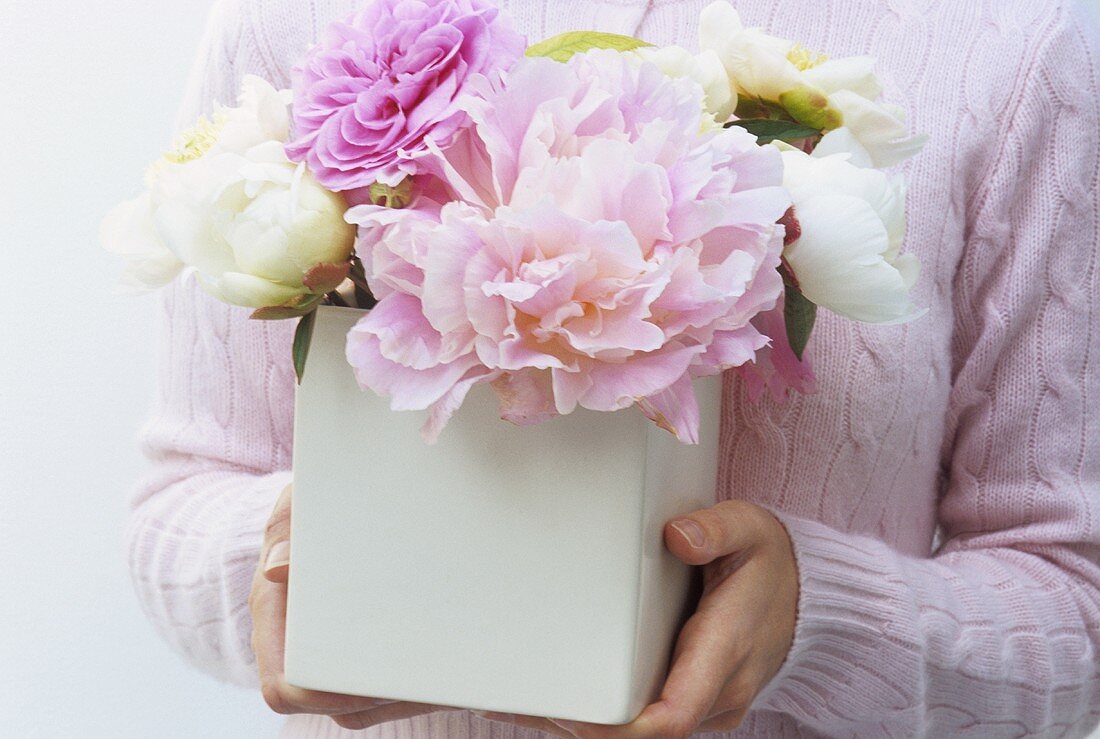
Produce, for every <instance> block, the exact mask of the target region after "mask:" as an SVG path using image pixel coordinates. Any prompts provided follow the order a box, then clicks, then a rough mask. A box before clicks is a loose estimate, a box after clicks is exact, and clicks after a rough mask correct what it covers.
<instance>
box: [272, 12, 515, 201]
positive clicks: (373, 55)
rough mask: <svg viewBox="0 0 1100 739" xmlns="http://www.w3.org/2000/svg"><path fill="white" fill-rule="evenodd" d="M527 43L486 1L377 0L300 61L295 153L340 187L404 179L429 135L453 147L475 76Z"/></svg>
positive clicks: (501, 65)
mask: <svg viewBox="0 0 1100 739" xmlns="http://www.w3.org/2000/svg"><path fill="white" fill-rule="evenodd" d="M525 47H526V41H525V39H524V38H523V37H522V36H521V35H520V34H518V33H516V32H515V31H514V30H513V29H512V27H511V25H510V24H509V22H508V20H507V18H506V17H505V16H504V15H503V14H502V13H500V11H499V10H498V9H497V8H496V7H495V6H494V5H492V4H491V3H489V2H486V1H485V0H372V2H370V3H368V4H367V6H366V7H365V8H363V9H362V10H360V11H358V12H356V13H354V14H353V15H351V16H350V17H348V18H347V19H346V20H345V21H343V22H341V23H334V24H333V25H332V26H330V27H329V29H328V32H327V35H326V37H325V38H324V40H323V41H322V42H321V43H320V44H319V45H318V46H316V47H315V48H314V49H313V50H312V51H311V52H310V54H309V56H308V57H307V59H306V61H305V62H304V63H303V65H302V66H301V67H300V68H298V69H296V70H295V85H294V88H295V98H294V136H295V138H294V140H292V141H291V142H290V144H288V145H287V156H289V157H290V158H291V159H293V160H294V161H305V162H306V163H307V164H308V166H309V168H310V170H311V171H312V172H313V175H314V177H316V178H317V180H318V181H320V182H321V183H322V184H323V185H325V186H326V187H328V188H329V189H332V190H351V189H354V188H359V187H366V186H369V185H371V184H373V183H375V182H381V183H384V184H388V185H396V184H397V183H398V182H400V181H401V180H402V179H403V178H404V177H405V176H406V175H412V174H416V172H417V164H416V160H417V159H418V158H419V157H421V156H422V155H423V154H424V153H425V152H426V151H427V145H428V142H432V143H434V144H435V145H437V146H439V147H445V146H446V145H447V143H448V142H449V141H450V140H451V139H452V138H453V137H454V135H455V133H456V132H457V131H458V130H459V128H461V126H462V125H463V123H465V121H466V114H465V113H464V112H463V111H462V110H460V109H459V107H458V106H457V105H456V101H457V100H458V99H459V98H460V97H461V96H462V95H463V94H464V93H465V92H466V90H467V88H468V86H469V85H470V83H471V81H472V80H475V79H477V78H478V77H479V76H481V75H485V74H491V73H494V72H498V71H500V70H503V69H506V68H507V67H509V66H510V65H511V64H513V63H514V62H515V61H516V60H517V59H518V58H520V57H521V56H522V55H523V51H524V48H525Z"/></svg>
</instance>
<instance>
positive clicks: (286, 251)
mask: <svg viewBox="0 0 1100 739" xmlns="http://www.w3.org/2000/svg"><path fill="white" fill-rule="evenodd" d="M289 104H290V93H289V91H285V90H284V91H279V90H276V89H275V88H273V87H272V86H271V85H270V84H268V83H267V82H265V81H264V80H262V79H260V78H258V77H248V78H246V79H245V80H244V87H243V92H242V94H241V99H240V106H239V107H237V108H222V109H220V110H219V111H218V112H217V113H215V115H214V116H213V117H212V119H210V120H209V121H207V120H201V121H200V122H199V124H198V125H197V126H196V127H195V129H193V130H192V131H190V132H188V133H186V134H184V135H183V136H182V137H181V138H180V139H179V140H178V141H177V143H176V145H175V147H174V149H173V151H171V152H170V153H169V154H167V155H166V156H165V157H164V158H163V159H162V160H160V161H158V162H157V163H155V164H154V165H153V166H152V167H151V168H150V170H149V172H148V174H147V177H146V186H147V188H148V191H147V192H146V193H144V194H143V195H141V196H140V197H138V198H136V199H135V200H132V201H129V202H127V203H123V204H122V205H120V206H119V207H118V208H116V209H115V210H114V211H112V212H111V213H110V214H109V215H108V216H107V218H106V219H105V220H104V223H103V226H102V228H101V238H102V240H103V242H104V245H105V246H106V247H107V248H108V249H109V250H111V251H114V252H116V253H121V254H123V255H124V256H127V257H128V259H129V260H130V267H129V269H128V270H127V272H126V273H125V275H124V277H123V282H124V283H125V284H126V285H128V286H131V287H139V288H141V287H144V288H146V289H151V288H155V287H159V286H161V285H163V284H166V283H167V282H169V281H171V280H172V279H173V278H174V277H175V276H176V275H177V274H178V273H179V272H180V271H181V270H184V269H186V270H188V271H190V272H193V273H194V274H195V275H196V277H197V278H198V280H199V282H200V284H201V285H202V286H203V287H204V288H205V289H206V290H207V291H208V292H209V293H211V294H212V295H214V296H215V297H217V298H219V299H221V300H223V301H225V302H228V303H233V304H234V305H241V306H247V307H253V308H262V307H272V306H282V305H286V304H288V303H293V302H294V301H296V300H298V299H300V298H301V297H302V296H303V295H309V294H314V293H316V292H322V291H326V290H329V289H332V288H333V287H335V285H330V284H313V285H311V286H307V285H305V284H303V283H304V281H306V276H307V274H309V273H310V271H311V270H312V269H313V268H314V267H316V266H318V265H322V264H340V263H345V262H347V260H348V258H349V257H350V255H351V250H352V245H353V241H354V237H355V229H354V227H353V226H351V225H349V224H347V223H346V222H345V221H344V219H343V215H344V212H345V210H346V204H345V202H344V200H343V198H342V196H340V195H338V194H335V193H332V192H329V191H328V190H326V189H325V188H323V187H321V186H320V185H319V184H318V183H317V182H316V181H315V180H314V179H313V177H312V176H311V175H310V173H309V171H308V170H307V169H306V167H305V165H304V164H295V163H294V162H291V161H290V160H289V159H287V156H286V154H285V153H284V151H283V147H284V143H285V141H286V139H287V136H288V133H289V131H288V128H289V111H288V106H289Z"/></svg>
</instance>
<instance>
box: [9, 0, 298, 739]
mask: <svg viewBox="0 0 1100 739" xmlns="http://www.w3.org/2000/svg"><path fill="white" fill-rule="evenodd" d="M211 4H212V0H173V2H163V0H91V1H90V2H80V1H78V0H52V1H51V2H44V3H34V2H28V1H27V0H0V49H3V51H2V52H0V53H2V56H3V59H4V64H3V68H2V71H0V101H2V108H0V142H2V143H0V146H2V151H3V153H2V161H3V164H2V165H0V224H2V230H0V255H2V257H3V260H2V264H3V266H2V267H0V275H2V276H3V277H2V279H3V281H4V283H5V284H6V285H7V288H6V289H5V290H4V292H5V293H7V294H8V295H9V296H10V297H11V298H12V302H11V304H10V305H9V306H8V309H7V310H6V311H4V316H3V317H2V318H0V736H3V737H5V738H7V737H31V736H33V737H66V738H69V737H112V738H119V737H126V738H129V737H135V738H136V737H142V738H145V737H152V738H160V737H180V738H181V739H183V738H184V737H187V738H192V737H253V736H255V737H261V736H273V735H274V734H275V733H276V732H277V728H278V726H279V725H280V723H281V721H280V720H279V718H278V717H276V716H275V715H274V714H270V713H269V712H268V711H267V709H266V707H265V706H264V705H263V704H262V701H261V700H260V699H259V698H258V697H257V696H256V695H255V694H253V693H250V692H246V691H243V690H238V689H234V688H229V687H225V686H222V685H220V684H218V683H216V682H214V681H213V680H211V679H209V678H207V677H205V676H204V675H202V674H200V673H198V672H196V671H193V670H192V669H190V668H189V667H187V666H186V665H185V664H184V663H183V662H182V661H181V660H180V659H178V658H177V657H176V656H175V655H174V654H172V653H171V651H170V650H169V649H168V647H167V646H166V645H165V644H164V643H163V642H162V641H161V640H160V639H159V638H158V637H157V636H156V635H155V634H154V633H153V631H152V629H151V627H150V626H149V625H148V624H147V623H146V622H145V620H144V618H143V616H142V615H141V612H140V610H139V607H138V604H137V600H136V599H135V597H134V596H133V595H132V591H131V588H130V582H129V574H128V572H127V570H126V565H125V558H124V548H123V541H122V531H123V522H124V518H125V514H126V499H127V496H128V493H129V489H130V487H131V485H132V483H133V481H134V480H135V479H136V478H137V476H138V475H139V473H140V471H141V469H142V467H143V464H144V462H143V459H142V458H141V456H140V454H139V451H138V449H137V446H136V443H135V436H136V433H137V429H138V427H139V425H140V424H141V422H142V420H143V416H144V413H145V412H146V410H147V407H148V401H149V398H150V396H151V393H152V375H151V372H152V365H153V356H152V351H151V346H152V341H151V339H152V335H153V333H154V332H155V328H154V325H153V322H152V321H151V320H150V319H149V316H148V314H147V311H149V309H150V308H152V303H150V302H147V300H148V299H144V298H143V299H136V300H135V299H133V298H121V297H116V296H114V295H112V294H110V291H109V286H110V285H111V284H112V282H113V280H114V276H115V274H116V272H117V269H118V265H117V264H116V263H115V262H113V260H112V259H111V258H109V257H108V256H107V255H104V254H102V253H101V252H100V251H99V248H98V246H97V244H96V229H97V225H98V221H99V218H100V217H101V216H102V214H103V213H104V212H105V211H106V210H107V209H108V208H109V207H110V206H111V205H112V204H113V203H115V202H116V201H118V200H121V199H123V198H124V197H129V196H131V195H132V194H136V190H137V187H138V186H139V185H140V177H141V173H142V171H143V170H144V167H145V165H146V164H147V163H148V162H150V161H152V160H153V159H155V158H156V156H157V155H158V154H159V152H160V150H161V149H162V148H164V146H165V144H166V143H167V137H168V136H169V134H170V131H171V125H172V121H173V118H174V116H175V111H176V106H177V103H178V99H179V98H180V96H181V93H182V89H183V85H184V80H185V77H186V75H187V71H188V69H189V67H190V64H191V59H192V56H193V54H194V53H195V50H196V47H197V45H198V40H199V35H200V33H201V30H202V26H203V22H204V20H205V16H206V13H207V11H208V9H209V8H210V6H211ZM16 286H18V287H16ZM16 295H18V296H20V297H19V298H18V299H16V298H15V296H16Z"/></svg>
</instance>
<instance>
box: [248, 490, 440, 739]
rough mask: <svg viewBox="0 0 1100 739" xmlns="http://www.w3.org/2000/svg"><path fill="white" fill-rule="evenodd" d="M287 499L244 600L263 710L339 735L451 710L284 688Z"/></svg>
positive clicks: (279, 506)
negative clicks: (306, 717)
mask: <svg viewBox="0 0 1100 739" xmlns="http://www.w3.org/2000/svg"><path fill="white" fill-rule="evenodd" d="M290 496H291V488H290V486H289V485H288V486H287V487H286V489H285V490H283V492H282V495H280V496H279V500H278V502H277V503H276V504H275V510H274V512H273V513H272V514H271V518H270V519H269V520H268V523H267V529H266V531H265V532H264V546H263V551H262V552H261V554H260V566H259V567H257V568H256V575H255V577H253V579H252V594H251V595H250V596H249V598H248V606H249V608H250V609H251V610H252V649H253V651H254V652H255V653H256V663H257V666H258V668H259V672H260V686H261V688H262V690H263V695H264V700H265V701H267V704H268V706H270V707H271V709H272V710H273V711H275V712H277V713H319V714H325V715H328V716H332V718H333V720H334V721H335V722H336V723H337V724H339V725H340V726H342V727H344V728H345V729H365V728H366V727H368V726H373V725H375V724H381V723H385V722H387V721H397V720H399V719H403V718H411V717H413V716H418V715H420V714H422V713H432V712H434V711H442V710H454V709H448V708H445V707H443V706H432V705H425V704H421V703H406V702H403V701H388V700H380V699H376V698H360V697H356V696H351V695H337V694H335V693H322V692H318V691H315V690H303V689H302V688H295V687H292V686H290V685H288V684H287V682H286V677H285V675H284V673H283V644H284V634H285V632H286V592H287V573H288V570H289V568H290V556H289V555H290Z"/></svg>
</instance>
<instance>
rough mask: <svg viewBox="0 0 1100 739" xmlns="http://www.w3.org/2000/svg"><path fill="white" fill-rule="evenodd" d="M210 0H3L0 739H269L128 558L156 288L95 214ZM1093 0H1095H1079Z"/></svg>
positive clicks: (183, 66)
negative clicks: (137, 590) (162, 610)
mask: <svg viewBox="0 0 1100 739" xmlns="http://www.w3.org/2000/svg"><path fill="white" fill-rule="evenodd" d="M211 2H212V0H174V1H173V2H163V0H91V1H90V2H89V1H84V2H80V1H78V0H51V1H50V2H42V3H32V2H29V0H0V49H3V59H4V64H3V67H2V68H0V69H2V71H0V106H2V107H0V151H2V159H0V161H2V165H0V227H2V228H0V284H2V287H0V291H2V292H0V294H2V296H3V301H2V303H0V304H2V305H3V315H2V316H0V736H3V737H5V738H7V737H32V736H33V737H66V738H68V737H112V738H118V737H123V738H129V737H142V738H144V737H155V738H158V739H159V738H161V737H181V738H184V737H187V738H190V737H253V736H255V737H261V736H273V735H274V734H275V732H276V730H277V727H278V725H279V720H278V719H277V717H275V716H273V715H271V714H269V713H268V712H267V710H266V708H265V707H264V706H263V705H262V703H261V702H260V700H259V698H258V697H256V696H255V695H254V694H253V693H250V692H246V691H240V690H236V689H232V688H228V687H225V686H222V685H219V684H217V683H215V682H214V681H212V680H209V679H207V678H206V677H204V676H203V675H201V674H199V673H197V672H194V671H192V670H190V669H189V668H188V667H186V666H185V665H184V664H183V663H182V662H181V661H180V660H179V659H178V658H177V657H176V656H175V655H173V654H171V653H170V651H169V650H168V648H167V647H166V646H165V645H164V644H163V643H162V642H161V641H160V640H159V639H158V638H157V637H156V636H155V635H154V634H153V632H152V630H151V628H150V627H149V626H148V625H147V624H146V622H145V621H144V619H143V618H142V616H141V613H140V611H139V608H138V605H137V603H136V600H135V598H134V597H133V595H132V593H131V589H130V584H129V579H128V573H127V572H126V569H125V564H124V552H123V546H122V537H121V532H122V530H123V521H124V518H125V513H126V497H127V494H128V491H129V488H130V486H131V484H132V481H133V480H135V479H136V477H137V476H138V474H139V472H140V470H141V469H142V466H143V461H142V459H141V457H140V455H139V453H138V450H137V447H136V444H135V435H136V432H137V429H138V427H139V425H140V424H141V422H142V420H143V417H144V413H145V411H146V408H147V403H148V399H149V397H150V395H151V393H152V381H151V379H152V378H151V370H152V360H153V357H152V354H151V343H152V342H151V339H152V336H153V334H154V332H155V327H154V325H153V322H152V320H150V318H149V316H148V314H147V313H146V311H148V309H150V308H151V303H150V302H148V299H142V300H137V301H135V300H134V299H129V298H119V297H115V296H113V295H111V294H110V293H109V291H108V285H110V284H111V282H112V281H113V279H114V275H115V274H116V271H117V265H116V264H115V263H114V262H113V261H111V260H110V259H109V258H108V257H106V256H105V255H103V254H101V253H100V251H99V249H98V247H97V244H96V228H97V224H98V221H99V218H100V217H101V215H102V214H103V213H104V212H105V211H106V210H107V209H108V208H109V207H110V206H111V205H112V204H114V203H115V202H117V201H118V200H120V199H122V198H124V197H128V196H129V195H131V194H132V193H133V192H135V190H136V188H137V186H138V184H139V177H140V173H141V171H142V170H143V168H144V166H145V164H146V163H147V162H149V161H151V160H152V159H154V158H155V157H156V156H157V155H158V153H159V152H160V150H161V149H162V148H163V146H164V145H165V143H166V139H167V136H168V133H169V130H170V125H171V121H172V119H173V116H174V113H175V108H176V104H177V100H178V98H179V95H180V92H181V90H182V87H183V83H184V79H185V76H186V73H187V70H188V68H189V65H190V62H191V56H192V54H193V52H194V50H195V48H196V45H197V42H198V37H199V33H200V30H201V28H202V24H203V20H204V16H205V14H206V12H207V10H208V8H209V6H210V5H211ZM1085 2H1087V3H1089V4H1090V5H1091V6H1092V7H1094V8H1095V9H1097V10H1098V15H1100V0H1085Z"/></svg>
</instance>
